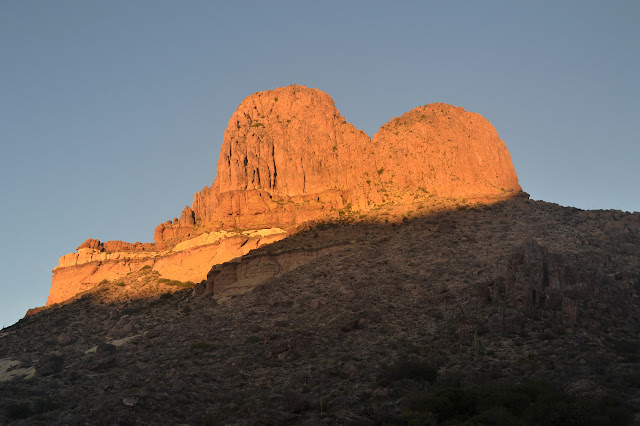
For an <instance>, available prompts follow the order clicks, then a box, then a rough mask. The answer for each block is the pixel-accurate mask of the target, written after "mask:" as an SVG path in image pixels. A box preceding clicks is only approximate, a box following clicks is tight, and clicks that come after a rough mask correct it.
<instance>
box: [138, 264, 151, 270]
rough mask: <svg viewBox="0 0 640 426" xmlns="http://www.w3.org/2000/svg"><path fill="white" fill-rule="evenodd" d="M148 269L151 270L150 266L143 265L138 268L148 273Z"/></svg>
mask: <svg viewBox="0 0 640 426" xmlns="http://www.w3.org/2000/svg"><path fill="white" fill-rule="evenodd" d="M149 269H151V265H144V266H143V267H142V268H140V270H141V271H148V270H149Z"/></svg>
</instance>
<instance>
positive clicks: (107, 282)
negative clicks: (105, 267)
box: [98, 278, 109, 285]
mask: <svg viewBox="0 0 640 426" xmlns="http://www.w3.org/2000/svg"><path fill="white" fill-rule="evenodd" d="M105 284H109V280H108V279H106V278H105V279H104V280H102V281H100V283H99V284H98V285H105Z"/></svg>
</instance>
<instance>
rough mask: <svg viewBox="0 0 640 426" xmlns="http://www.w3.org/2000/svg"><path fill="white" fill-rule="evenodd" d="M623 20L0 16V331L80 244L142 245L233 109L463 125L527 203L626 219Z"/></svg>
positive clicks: (547, 12)
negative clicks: (271, 92)
mask: <svg viewBox="0 0 640 426" xmlns="http://www.w3.org/2000/svg"><path fill="white" fill-rule="evenodd" d="M638 22H640V2H638V1H637V0H631V1H597V2H596V1H587V0H583V1H562V2H557V1H536V2H514V1H510V0H509V1H483V2H478V1H457V0H452V1H447V2H443V1H437V2H431V1H419V2H409V1H396V2H388V1H385V2H380V1H327V0H323V1H322V2H311V1H269V2H261V1H260V2H259V1H255V2H254V1H244V2H216V1H197V0H190V1H163V0H149V1H142V0H126V1H122V0H120V1H119V0H108V1H107V0H95V1H90V2H87V1H84V0H76V1H72V0H59V1H55V2H53V1H49V0H42V1H36V0H4V1H2V2H0V144H1V145H0V147H1V151H0V200H2V204H1V205H0V223H2V224H3V225H4V226H3V228H2V231H1V235H2V242H3V244H1V245H0V247H1V248H0V250H1V251H0V268H1V270H2V274H1V275H0V326H9V325H11V324H13V323H14V322H16V321H17V320H19V319H20V318H21V317H23V316H24V314H25V312H26V310H27V309H29V308H32V307H37V306H42V305H44V304H45V302H46V299H47V295H48V292H49V288H50V286H51V270H52V269H53V268H54V267H55V266H56V264H57V261H58V258H59V257H60V256H62V255H64V254H66V253H69V252H73V251H74V250H75V248H76V247H77V246H78V245H79V244H81V243H82V242H84V241H85V240H86V239H87V238H98V239H100V240H102V241H105V240H125V241H130V242H135V241H142V242H148V241H152V240H153V230H154V227H155V226H156V225H157V224H159V223H161V222H164V221H166V220H168V219H171V218H173V217H174V216H179V215H180V212H181V210H182V209H183V208H184V206H186V205H191V203H192V202H193V194H194V193H195V192H197V191H199V190H200V189H202V188H203V187H205V186H208V185H210V184H211V183H212V182H213V180H214V178H215V175H216V164H217V159H218V154H219V150H220V145H221V143H222V136H223V132H224V129H225V128H226V126H227V123H228V121H229V118H230V116H231V114H232V113H233V112H234V111H235V109H236V108H237V106H238V105H239V104H240V102H241V101H242V100H243V99H244V98H245V97H246V96H248V95H250V94H252V93H255V92H257V91H261V90H268V89H273V88H276V87H281V86H285V85H289V84H293V83H295V84H302V85H305V86H308V87H315V88H318V89H321V90H323V91H325V92H327V93H328V94H329V95H330V96H331V97H332V98H333V99H334V101H335V104H336V107H337V108H338V109H339V110H340V112H341V113H342V115H343V116H344V117H345V118H346V119H347V121H349V122H353V124H354V125H355V126H356V127H358V128H360V129H363V130H365V131H366V132H367V133H368V134H369V135H370V136H372V135H373V134H374V133H376V132H377V130H378V128H379V127H380V126H381V125H382V124H384V123H385V122H387V121H389V120H390V119H391V118H392V117H396V116H399V115H401V114H403V113H404V112H407V111H409V110H411V109H413V108H415V107H417V106H421V105H425V104H428V103H431V102H446V103H449V104H453V105H456V106H461V107H463V108H465V109H466V110H468V111H473V112H477V113H480V114H481V115H482V116H484V117H485V118H487V119H488V120H489V121H490V122H491V123H492V124H493V125H494V126H495V127H496V129H497V131H498V133H499V135H500V137H501V138H502V140H503V141H504V142H505V144H506V146H507V148H508V149H509V151H510V153H511V157H512V160H513V163H514V166H515V169H516V172H517V174H518V177H519V180H520V184H521V186H522V187H523V189H524V190H525V191H527V192H528V193H529V194H531V198H533V199H538V200H545V201H549V202H554V203H558V204H561V205H565V206H575V207H578V208H582V209H619V210H625V211H640V197H639V194H640V191H639V190H638V184H639V183H640V167H639V166H638V161H639V159H640V140H639V136H638V135H640V84H639V82H638V78H639V76H640V26H638Z"/></svg>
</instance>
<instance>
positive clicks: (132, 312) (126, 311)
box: [120, 306, 147, 317]
mask: <svg viewBox="0 0 640 426" xmlns="http://www.w3.org/2000/svg"><path fill="white" fill-rule="evenodd" d="M145 309H147V307H146V306H131V307H128V308H124V309H123V310H122V311H121V312H120V316H121V317H123V316H125V315H135V314H139V313H140V312H142V311H144V310H145Z"/></svg>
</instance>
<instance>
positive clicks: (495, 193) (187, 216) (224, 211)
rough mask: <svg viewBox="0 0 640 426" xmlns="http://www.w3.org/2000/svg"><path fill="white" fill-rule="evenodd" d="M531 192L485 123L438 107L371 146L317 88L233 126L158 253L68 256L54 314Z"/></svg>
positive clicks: (287, 96)
mask: <svg viewBox="0 0 640 426" xmlns="http://www.w3.org/2000/svg"><path fill="white" fill-rule="evenodd" d="M520 192H521V188H520V185H519V184H518V178H517V176H516V173H515V171H514V169H513V165H512V164H511V158H510V156H509V152H508V151H507V149H506V147H505V145H504V143H503V142H502V141H501V140H500V138H499V137H498V134H497V132H496V130H495V129H494V128H493V126H492V125H491V124H490V123H489V122H488V121H487V120H485V119H484V118H483V117H481V116H480V115H479V114H476V113H470V112H467V111H465V110H464V109H462V108H459V107H454V106H451V105H447V104H429V105H425V106H422V107H418V108H415V109H413V110H411V111H409V112H407V113H406V114H403V115H402V116H400V117H397V118H394V119H392V120H391V121H389V122H388V123H387V124H385V125H383V126H382V127H381V128H380V130H379V132H378V133H377V134H376V135H374V136H373V138H370V137H369V136H368V135H367V134H366V133H365V132H364V131H362V130H358V129H357V128H356V127H354V126H353V125H352V124H351V123H348V122H347V120H346V119H345V118H344V117H343V116H342V115H340V112H339V111H338V110H337V109H336V107H335V105H334V102H333V100H332V99H331V97H330V96H329V95H327V94H326V93H324V92H322V91H320V90H318V89H310V88H307V87H304V86H296V85H293V86H287V87H281V88H278V89H274V90H268V91H265V92H258V93H255V94H253V95H251V96H248V97H247V98H246V99H245V100H244V101H242V103H241V104H240V106H239V107H238V108H237V110H236V111H235V112H234V113H233V115H232V116H231V119H230V120H229V125H228V127H227V129H226V131H225V133H224V138H223V143H222V148H221V152H220V157H219V159H218V166H217V176H216V178H215V181H214V182H213V184H212V185H211V186H209V187H206V188H204V189H202V190H201V191H200V192H198V193H196V194H195V197H194V202H193V205H192V206H191V207H185V208H184V210H183V211H182V213H181V215H180V218H177V217H176V218H174V219H172V220H168V221H167V222H165V223H161V224H160V225H158V226H157V227H156V229H155V233H154V243H145V244H142V243H134V244H131V243H126V242H122V241H108V242H105V243H101V242H100V241H98V240H87V241H86V242H85V243H83V244H82V245H81V246H80V247H78V249H77V252H75V253H70V254H67V255H65V256H63V257H62V258H61V259H60V261H59V265H58V267H57V268H56V269H55V270H54V276H53V283H52V289H51V292H50V295H49V299H48V301H47V304H53V303H57V302H61V301H64V300H66V299H68V298H70V297H73V296H74V295H75V294H77V293H79V292H82V291H84V290H87V289H89V288H91V287H92V286H95V285H97V284H99V283H100V282H104V281H113V280H117V279H119V278H121V277H123V276H124V275H126V274H129V273H131V272H135V271H138V270H141V268H143V267H145V266H149V267H152V268H153V269H154V270H155V271H157V272H158V273H160V274H161V275H162V276H163V277H166V278H170V279H175V280H182V281H200V280H204V279H205V278H206V276H207V272H208V271H209V270H210V269H211V267H212V266H213V265H216V264H219V263H222V262H225V261H228V260H231V259H233V258H235V257H238V256H241V255H243V254H246V253H247V252H248V251H249V250H251V249H252V248H256V247H259V246H260V245H264V244H267V243H269V242H273V241H277V240H279V239H282V238H284V237H286V236H287V235H288V233H289V232H291V231H292V230H294V229H296V227H298V226H299V225H301V224H304V223H307V222H311V221H315V220H326V219H332V218H339V217H340V216H341V215H342V214H344V213H345V211H351V212H353V211H360V212H366V211H368V210H371V209H374V208H377V207H379V206H380V205H381V204H394V205H397V204H399V205H408V204H409V203H412V202H415V201H416V200H417V199H420V197H448V198H453V199H456V198H469V199H480V200H483V199H490V200H499V199H502V198H507V197H511V196H514V195H517V194H519V193H520ZM250 230H254V231H256V230H259V232H258V233H253V234H251V233H247V232H248V231H250Z"/></svg>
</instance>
